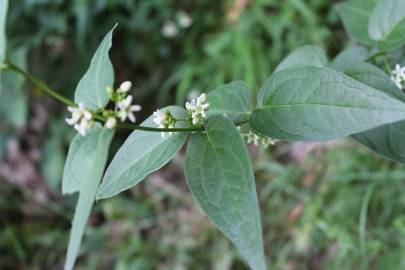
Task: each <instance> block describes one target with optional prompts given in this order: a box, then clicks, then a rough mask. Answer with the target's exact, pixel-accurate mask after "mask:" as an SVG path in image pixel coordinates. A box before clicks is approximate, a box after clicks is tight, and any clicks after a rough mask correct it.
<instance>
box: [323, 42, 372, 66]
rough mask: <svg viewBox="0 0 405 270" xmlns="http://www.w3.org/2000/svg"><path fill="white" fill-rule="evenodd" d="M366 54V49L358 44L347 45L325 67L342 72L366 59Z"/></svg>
mask: <svg viewBox="0 0 405 270" xmlns="http://www.w3.org/2000/svg"><path fill="white" fill-rule="evenodd" d="M367 56H368V51H367V49H365V48H363V47H359V46H353V47H349V48H347V49H345V50H343V51H342V52H341V53H339V54H338V55H337V56H336V57H335V58H334V59H333V60H332V61H331V62H330V63H329V64H328V65H327V67H329V68H331V69H334V70H337V71H342V72H343V71H345V70H346V69H347V68H349V67H351V66H353V65H355V64H356V63H359V62H363V61H364V60H366V59H367Z"/></svg>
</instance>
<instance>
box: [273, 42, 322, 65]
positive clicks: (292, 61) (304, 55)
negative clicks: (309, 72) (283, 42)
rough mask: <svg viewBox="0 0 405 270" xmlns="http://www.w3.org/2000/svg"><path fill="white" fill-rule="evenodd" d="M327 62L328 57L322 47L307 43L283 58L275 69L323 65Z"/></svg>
mask: <svg viewBox="0 0 405 270" xmlns="http://www.w3.org/2000/svg"><path fill="white" fill-rule="evenodd" d="M327 62H328V57H327V56H326V54H325V51H324V50H323V49H322V48H320V47H317V46H313V45H307V46H303V47H300V48H298V49H296V50H294V51H293V52H292V53H290V54H289V55H288V56H287V57H286V58H284V60H283V61H282V62H281V63H280V64H279V65H278V66H277V68H276V71H280V70H283V69H286V68H294V67H305V66H316V67H323V66H325V65H326V63H327Z"/></svg>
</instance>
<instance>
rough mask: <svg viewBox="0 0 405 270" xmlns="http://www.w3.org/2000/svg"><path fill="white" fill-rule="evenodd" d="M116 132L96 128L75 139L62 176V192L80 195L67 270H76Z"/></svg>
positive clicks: (73, 225)
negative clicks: (86, 227) (81, 245)
mask: <svg viewBox="0 0 405 270" xmlns="http://www.w3.org/2000/svg"><path fill="white" fill-rule="evenodd" d="M113 134H114V132H113V131H112V130H108V129H104V128H102V127H101V126H100V125H99V124H96V126H95V127H93V128H92V129H91V130H90V132H89V133H88V134H87V135H86V136H85V137H83V136H81V135H76V137H75V138H74V139H73V141H72V143H71V145H70V148H69V153H68V156H67V161H66V165H65V170H64V173H63V189H64V190H63V192H64V193H71V192H76V191H78V192H80V193H79V199H78V202H77V205H76V209H75V215H74V217H73V223H72V229H71V231H70V238H69V246H68V250H67V255H66V262H65V270H70V269H73V266H74V263H75V260H76V257H77V255H78V253H79V248H80V243H81V241H82V237H83V232H84V228H85V226H86V223H87V219H88V218H89V215H90V210H91V207H92V206H93V202H94V199H95V197H96V191H97V187H98V185H99V184H100V180H101V177H102V175H103V172H104V168H105V163H106V161H107V156H108V149H109V146H110V142H111V140H112V137H113Z"/></svg>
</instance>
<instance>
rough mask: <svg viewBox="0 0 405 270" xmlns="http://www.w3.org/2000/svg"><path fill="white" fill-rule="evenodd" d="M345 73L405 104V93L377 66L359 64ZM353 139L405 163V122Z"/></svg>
mask: <svg viewBox="0 0 405 270" xmlns="http://www.w3.org/2000/svg"><path fill="white" fill-rule="evenodd" d="M345 73H346V74H347V75H349V76H350V77H352V78H353V79H355V80H357V81H360V82H362V83H364V84H367V85H368V86H371V87H373V88H375V89H378V90H380V91H382V92H384V93H386V94H389V95H391V96H393V97H396V98H398V99H400V100H402V101H404V102H405V95H404V93H403V92H402V91H401V90H400V89H398V88H397V87H396V86H395V84H394V83H393V82H392V81H391V79H390V78H389V77H388V76H387V75H386V74H385V73H384V72H383V71H382V70H380V69H379V68H377V67H376V66H373V65H370V64H366V63H362V64H357V65H355V66H352V67H351V68H350V69H348V70H346V72H345ZM353 138H354V139H355V140H357V141H358V142H360V143H362V144H364V145H365V146H367V147H368V148H370V149H372V150H374V151H375V152H377V153H378V154H380V155H382V156H383V157H386V158H388V159H391V160H395V161H397V162H401V163H405V141H404V138H405V121H400V122H396V123H392V124H387V125H383V126H380V127H377V128H374V129H371V130H368V131H365V132H362V133H359V134H355V135H353Z"/></svg>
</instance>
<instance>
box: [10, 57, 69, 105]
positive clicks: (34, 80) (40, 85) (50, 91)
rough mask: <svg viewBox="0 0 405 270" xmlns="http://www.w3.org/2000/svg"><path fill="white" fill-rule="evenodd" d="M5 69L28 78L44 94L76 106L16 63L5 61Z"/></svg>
mask: <svg viewBox="0 0 405 270" xmlns="http://www.w3.org/2000/svg"><path fill="white" fill-rule="evenodd" d="M5 64H6V69H8V70H12V71H14V72H17V73H18V74H20V75H22V76H23V77H25V78H26V79H27V80H29V81H30V82H31V83H32V84H33V85H35V86H36V87H38V88H39V89H41V90H42V91H44V92H45V93H46V94H48V95H50V96H51V97H53V98H54V99H56V100H58V101H59V102H62V103H64V104H66V105H68V106H74V107H76V104H75V103H74V102H73V101H71V100H70V99H68V98H66V97H64V96H62V95H61V94H59V93H57V92H56V91H54V90H53V89H52V88H51V87H50V86H48V85H47V84H46V83H45V82H44V81H42V80H40V79H38V78H37V77H34V76H33V75H31V74H29V73H28V72H26V71H24V70H22V69H21V68H19V67H17V66H16V65H14V64H12V63H10V62H6V63H5Z"/></svg>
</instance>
